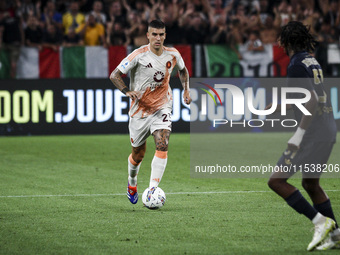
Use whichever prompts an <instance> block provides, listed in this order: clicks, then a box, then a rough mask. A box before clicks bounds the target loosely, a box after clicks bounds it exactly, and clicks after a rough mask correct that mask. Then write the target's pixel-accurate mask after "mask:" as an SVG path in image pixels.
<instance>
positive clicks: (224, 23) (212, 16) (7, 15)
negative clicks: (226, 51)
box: [0, 0, 340, 62]
mask: <svg viewBox="0 0 340 255" xmlns="http://www.w3.org/2000/svg"><path fill="white" fill-rule="evenodd" d="M153 19H161V20H162V21H163V22H164V23H165V24H166V29H167V38H166V44H226V45H229V46H231V47H232V48H233V49H235V51H236V52H237V47H235V46H236V45H237V44H244V43H246V44H247V45H248V49H249V50H252V51H261V50H263V47H262V44H266V43H275V42H276V37H277V34H278V32H279V31H280V27H281V26H283V25H285V24H287V23H288V22H289V21H290V20H299V21H302V22H303V23H304V24H307V25H310V27H311V31H312V33H313V34H314V35H315V36H316V37H317V39H318V41H319V42H320V43H321V44H322V43H325V44H327V43H335V42H339V34H340V33H339V32H340V3H339V0H290V1H287V0H273V1H269V0H79V1H70V0H36V1H35V0H0V47H1V48H4V49H7V50H9V51H10V52H11V53H10V55H11V59H12V60H15V59H17V58H18V55H19V49H20V47H21V46H23V45H25V46H33V47H38V48H42V47H50V48H52V49H58V47H59V46H63V47H69V46H77V45H85V46H93V45H102V46H104V47H108V46H110V45H125V46H127V45H133V46H135V47H138V46H141V45H143V44H147V43H148V40H147V38H146V36H145V34H146V31H147V26H148V22H149V21H151V20H153ZM239 57H240V58H242V56H241V55H240V54H239ZM14 62H15V61H14Z"/></svg>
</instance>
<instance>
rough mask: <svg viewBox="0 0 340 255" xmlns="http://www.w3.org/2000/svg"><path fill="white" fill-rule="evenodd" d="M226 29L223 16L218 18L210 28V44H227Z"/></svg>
mask: <svg viewBox="0 0 340 255" xmlns="http://www.w3.org/2000/svg"><path fill="white" fill-rule="evenodd" d="M227 28H228V26H227V23H226V18H225V16H222V15H221V16H219V17H218V18H217V20H216V22H215V25H214V26H213V27H212V30H211V40H210V43H214V44H216V43H217V44H225V43H226V42H227Z"/></svg>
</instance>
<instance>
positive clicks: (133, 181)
mask: <svg viewBox="0 0 340 255" xmlns="http://www.w3.org/2000/svg"><path fill="white" fill-rule="evenodd" d="M141 163H142V162H139V163H136V162H135V161H134V160H133V158H132V154H130V156H129V159H128V173H129V177H128V180H129V184H130V186H132V187H135V186H136V185H137V174H138V172H139V168H140V165H141Z"/></svg>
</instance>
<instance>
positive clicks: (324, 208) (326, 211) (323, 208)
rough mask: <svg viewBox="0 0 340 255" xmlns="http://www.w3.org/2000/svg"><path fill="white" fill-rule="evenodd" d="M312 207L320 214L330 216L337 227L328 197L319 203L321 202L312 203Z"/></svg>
mask: <svg viewBox="0 0 340 255" xmlns="http://www.w3.org/2000/svg"><path fill="white" fill-rule="evenodd" d="M314 208H315V209H316V210H317V211H318V212H320V213H321V214H322V215H324V216H326V217H329V218H331V219H332V220H334V221H335V227H336V228H338V227H339V226H338V223H337V222H336V220H335V216H334V213H333V209H332V205H331V201H330V200H329V199H328V200H327V201H325V202H323V203H321V204H317V205H316V204H314Z"/></svg>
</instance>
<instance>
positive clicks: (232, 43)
mask: <svg viewBox="0 0 340 255" xmlns="http://www.w3.org/2000/svg"><path fill="white" fill-rule="evenodd" d="M229 30H230V31H229V33H228V34H227V45H229V47H230V48H231V49H232V50H233V51H234V52H235V53H236V54H237V56H238V58H239V59H242V55H241V53H240V52H239V51H238V47H237V45H238V44H243V43H244V39H245V38H244V35H243V28H242V25H241V22H240V20H239V19H234V20H232V21H231V24H230V28H229Z"/></svg>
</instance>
